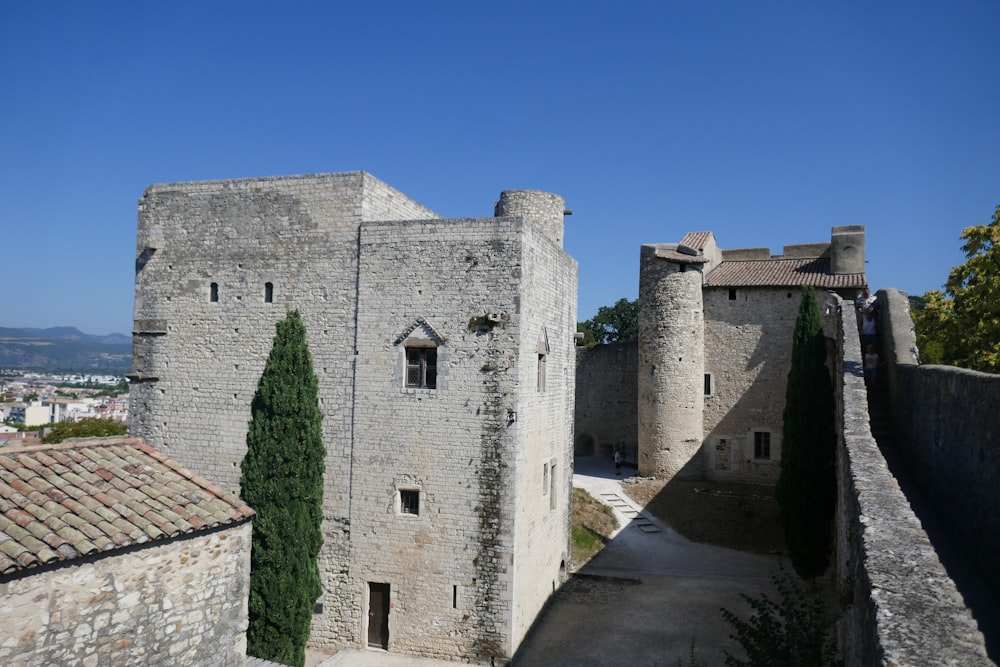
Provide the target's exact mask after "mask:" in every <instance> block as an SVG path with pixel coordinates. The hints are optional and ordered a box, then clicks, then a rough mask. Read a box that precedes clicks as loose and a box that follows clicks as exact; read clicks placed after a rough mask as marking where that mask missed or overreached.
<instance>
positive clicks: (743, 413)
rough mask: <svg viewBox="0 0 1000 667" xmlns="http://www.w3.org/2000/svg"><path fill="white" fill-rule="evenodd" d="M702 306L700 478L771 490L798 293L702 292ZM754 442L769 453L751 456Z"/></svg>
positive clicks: (777, 460) (779, 290)
mask: <svg viewBox="0 0 1000 667" xmlns="http://www.w3.org/2000/svg"><path fill="white" fill-rule="evenodd" d="M731 296H735V298H730V297H731ZM820 298H822V296H821V297H820ZM704 300H705V373H706V374H707V375H708V376H709V384H710V386H709V387H707V388H708V389H709V392H708V393H707V395H706V396H705V426H704V428H705V441H704V451H705V475H706V477H707V478H708V479H713V480H719V481H733V482H747V483H755V484H774V483H776V482H777V480H778V473H779V472H780V461H781V432H782V424H783V419H784V417H783V412H784V408H785V386H786V384H787V382H788V371H789V370H790V368H791V363H792V334H793V332H794V331H795V320H796V318H797V317H798V312H799V306H800V304H801V301H802V291H801V290H800V289H798V288H790V287H747V288H739V289H729V288H705V290H704ZM755 433H764V434H766V436H755ZM755 438H760V439H761V441H762V444H763V441H764V440H765V439H766V441H767V443H768V447H769V451H768V452H764V451H761V452H755ZM757 453H759V454H760V456H756V454H757Z"/></svg>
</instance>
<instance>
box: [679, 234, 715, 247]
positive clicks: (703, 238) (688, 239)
mask: <svg viewBox="0 0 1000 667" xmlns="http://www.w3.org/2000/svg"><path fill="white" fill-rule="evenodd" d="M711 236H712V232H688V233H687V234H685V235H684V238H682V239H681V243H680V245H686V246H687V247H689V248H694V249H695V250H704V249H705V244H707V243H708V239H709V237H711Z"/></svg>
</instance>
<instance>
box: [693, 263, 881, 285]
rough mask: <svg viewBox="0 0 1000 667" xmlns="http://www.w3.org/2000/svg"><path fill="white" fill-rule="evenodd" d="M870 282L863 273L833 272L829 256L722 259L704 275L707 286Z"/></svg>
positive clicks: (853, 283)
mask: <svg viewBox="0 0 1000 667" xmlns="http://www.w3.org/2000/svg"><path fill="white" fill-rule="evenodd" d="M867 284H868V279H867V277H866V276H865V274H863V273H843V274H832V273H830V259H829V258H828V257H819V258H800V259H761V260H745V261H730V262H723V263H722V264H719V266H717V267H715V269H713V270H712V271H710V272H709V274H708V275H707V276H705V285H706V286H708V287H799V286H801V285H813V286H814V287H829V288H832V289H837V288H844V289H851V288H862V287H864V286H866V285H867Z"/></svg>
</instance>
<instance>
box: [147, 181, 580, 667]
mask: <svg viewBox="0 0 1000 667" xmlns="http://www.w3.org/2000/svg"><path fill="white" fill-rule="evenodd" d="M501 203H502V204H503V205H502V206H498V213H500V214H506V216H507V217H494V218H485V219H453V220H442V219H440V218H439V217H438V216H436V215H435V214H433V212H431V211H429V210H428V209H426V208H424V207H422V206H420V205H419V204H417V203H416V202H413V201H412V200H411V199H409V198H408V197H406V196H405V195H403V194H402V193H399V192H397V191H395V190H393V189H392V188H390V187H388V186H387V185H385V184H384V183H382V182H380V181H378V180H377V179H374V178H373V177H371V176H369V175H368V174H364V173H360V172H359V173H351V174H327V175H319V176H308V177H291V178H277V179H248V180H245V181H218V182H210V183H183V184H173V185H162V186H153V187H151V188H150V189H149V190H148V191H147V193H146V195H145V197H144V198H143V200H142V202H141V204H140V215H139V235H138V236H139V240H138V259H137V276H136V302H135V319H136V325H135V334H134V340H135V350H136V353H135V357H134V362H133V363H134V368H133V374H132V377H133V384H132V395H131V400H132V401H133V406H134V409H133V412H132V415H133V416H132V422H131V424H130V432H132V433H133V434H135V435H143V436H144V437H146V438H147V440H148V441H149V442H150V444H152V445H154V446H157V447H158V448H161V449H162V450H164V451H165V452H166V453H168V454H169V455H170V456H171V457H173V458H175V459H177V460H178V461H180V462H182V463H184V464H185V465H187V466H189V467H191V468H193V469H194V470H197V471H198V472H200V473H202V474H205V475H206V476H209V477H211V478H213V479H216V480H219V481H220V482H221V483H222V485H224V486H225V487H226V488H228V489H230V490H234V491H235V490H237V489H238V484H239V465H240V461H241V460H242V457H243V455H244V452H245V448H246V445H245V434H246V425H247V421H248V420H249V419H250V401H251V399H252V396H253V393H254V391H255V387H256V382H257V379H258V378H259V377H260V373H261V371H262V370H263V365H264V362H265V360H266V358H267V355H268V353H269V351H270V346H271V341H272V340H273V337H274V331H275V324H276V323H277V322H278V321H279V320H280V319H281V318H282V317H284V315H285V313H286V312H287V311H288V310H291V309H298V310H299V311H300V312H301V315H302V319H303V322H304V323H305V326H306V331H307V335H308V343H309V346H310V350H311V351H312V355H313V364H314V368H315V371H316V374H317V376H318V379H319V400H320V407H321V409H322V411H323V415H324V418H323V436H324V442H325V444H326V447H327V459H326V471H327V474H326V477H325V487H324V538H325V539H324V544H323V548H322V551H321V553H320V558H319V561H320V571H321V573H322V577H323V587H324V593H323V598H322V600H321V602H322V606H321V607H320V608H319V610H318V613H317V614H316V615H315V616H314V619H313V627H312V634H311V636H310V643H311V644H312V645H315V646H323V647H327V648H335V647H340V646H345V645H347V646H365V645H366V644H367V643H368V642H369V636H368V629H369V628H368V618H369V616H368V613H367V612H368V606H369V593H368V588H369V585H370V584H380V585H385V584H387V585H389V600H390V605H391V607H390V609H391V612H390V614H389V622H388V626H389V640H388V645H389V650H390V651H400V652H405V653H411V654H419V655H429V656H438V657H450V658H456V657H461V658H469V659H487V658H493V657H498V656H499V657H503V656H508V657H509V656H510V655H512V654H513V652H514V651H515V650H516V648H517V644H518V643H519V642H520V640H521V638H522V636H523V633H524V632H525V631H526V630H527V627H528V626H529V625H530V623H531V622H532V621H533V620H534V616H535V615H536V613H537V611H538V610H539V609H540V608H541V606H542V605H543V604H544V602H545V600H547V599H548V596H549V595H550V594H551V593H552V590H553V589H554V587H555V586H556V585H558V583H559V579H560V576H561V575H560V572H561V569H562V567H564V561H565V560H566V558H567V555H566V554H567V549H568V542H569V497H570V480H571V475H572V461H571V456H572V411H573V385H574V375H573V372H572V368H573V347H572V346H573V332H574V331H575V324H576V264H575V262H574V261H573V260H572V259H571V258H569V257H568V256H567V255H566V254H565V252H564V251H563V249H562V246H561V238H562V224H561V223H562V220H561V217H562V213H563V211H564V208H563V202H562V199H561V198H560V197H558V196H556V195H551V194H549V193H537V192H530V191H529V192H519V191H513V192H505V193H504V194H503V195H502V196H501ZM408 345H414V346H421V347H423V348H424V349H429V348H431V347H433V348H435V350H436V353H437V378H436V387H434V388H426V387H425V388H409V387H407V386H406V379H405V378H406V347H407V346H408ZM540 355H543V356H544V357H545V359H544V364H545V370H546V381H545V387H544V390H538V389H537V388H536V386H537V382H538V378H539V370H538V369H539V367H540V363H541V359H540ZM543 480H545V481H546V482H547V483H546V484H543ZM403 492H406V493H407V494H410V493H416V494H418V496H419V512H418V513H411V512H404V511H403V508H402V504H401V503H402V497H403ZM515 555H516V557H515Z"/></svg>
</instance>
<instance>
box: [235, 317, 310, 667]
mask: <svg viewBox="0 0 1000 667" xmlns="http://www.w3.org/2000/svg"><path fill="white" fill-rule="evenodd" d="M318 386H319V383H318V381H317V379H316V374H315V372H314V371H313V365H312V355H311V354H310V353H309V348H308V346H307V344H306V330H305V326H304V325H303V323H302V320H301V319H300V317H299V313H298V311H292V312H291V313H289V314H288V316H287V317H286V318H285V319H284V320H282V321H281V322H279V323H278V326H277V333H276V335H275V337H274V344H273V346H272V348H271V354H270V356H268V358H267V363H266V365H265V366H264V372H263V374H262V375H261V378H260V382H259V383H258V385H257V393H256V394H255V395H254V398H253V403H252V404H251V416H252V418H251V420H250V424H249V430H248V432H247V453H246V456H245V457H244V458H243V466H242V476H241V478H240V496H241V497H242V498H243V500H244V502H246V503H247V504H248V505H249V506H250V507H252V508H253V509H254V511H256V513H257V515H256V516H255V517H254V520H253V547H252V549H251V552H250V561H251V564H250V614H249V620H250V623H249V627H248V628H247V653H248V654H249V655H253V656H256V657H258V658H264V659H265V660H271V661H274V662H280V663H282V664H286V665H292V666H293V667H301V666H302V665H303V664H304V663H305V646H306V641H307V640H308V638H309V627H310V623H311V622H312V612H313V605H314V604H315V602H316V599H317V598H319V596H320V594H321V593H322V584H321V579H320V574H319V566H318V564H317V560H316V559H317V557H318V556H319V550H320V547H321V546H322V544H323V532H322V521H323V473H324V470H325V461H324V459H325V455H326V452H325V448H324V445H323V433H322V419H323V415H322V414H321V413H320V409H319V400H318Z"/></svg>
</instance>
